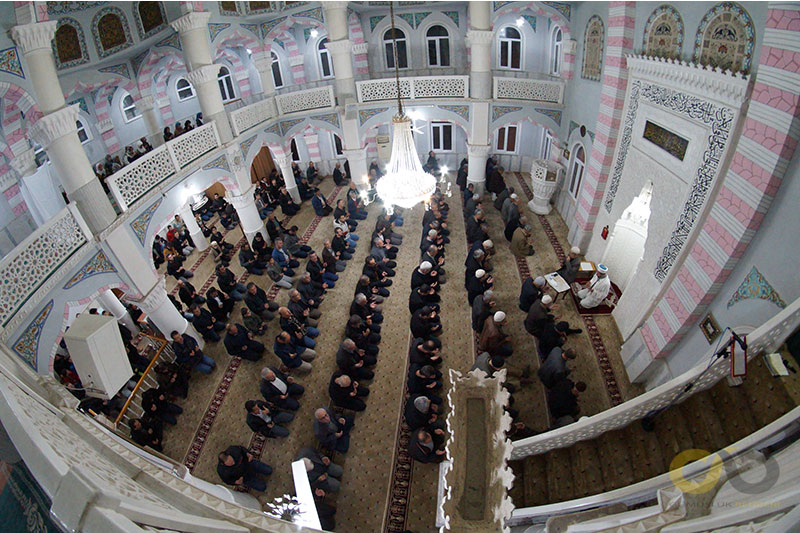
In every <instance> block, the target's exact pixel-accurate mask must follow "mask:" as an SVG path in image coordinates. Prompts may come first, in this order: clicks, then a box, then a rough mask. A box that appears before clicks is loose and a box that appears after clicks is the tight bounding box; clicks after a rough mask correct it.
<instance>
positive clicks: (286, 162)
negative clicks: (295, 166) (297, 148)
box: [272, 154, 292, 169]
mask: <svg viewBox="0 0 800 533" xmlns="http://www.w3.org/2000/svg"><path fill="white" fill-rule="evenodd" d="M272 161H274V162H275V164H276V165H278V167H279V168H281V169H283V168H287V167H289V168H291V166H292V154H284V155H282V156H276V155H273V156H272Z"/></svg>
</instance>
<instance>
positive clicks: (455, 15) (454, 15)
mask: <svg viewBox="0 0 800 533" xmlns="http://www.w3.org/2000/svg"><path fill="white" fill-rule="evenodd" d="M442 15H444V16H445V17H450V18H451V19H452V20H453V22H455V23H456V26H458V11H443V12H442Z"/></svg>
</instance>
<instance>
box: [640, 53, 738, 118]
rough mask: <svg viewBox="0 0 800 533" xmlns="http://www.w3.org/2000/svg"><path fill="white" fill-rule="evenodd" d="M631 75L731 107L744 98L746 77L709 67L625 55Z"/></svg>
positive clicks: (736, 105)
mask: <svg viewBox="0 0 800 533" xmlns="http://www.w3.org/2000/svg"><path fill="white" fill-rule="evenodd" d="M625 57H626V60H627V65H628V71H629V72H630V74H631V75H633V76H636V77H638V78H642V79H645V80H648V81H652V82H655V83H658V84H665V85H668V86H670V87H674V88H677V89H680V90H688V91H691V92H692V93H694V94H696V95H697V96H700V97H703V98H709V97H710V98H713V99H715V100H718V101H720V102H723V103H725V104H728V105H731V106H733V107H736V108H738V107H740V106H741V105H742V104H743V103H744V100H745V96H746V95H747V86H748V84H749V82H750V76H749V75H744V74H738V73H737V74H734V73H732V72H731V71H729V70H727V71H725V72H722V71H720V70H719V69H717V68H714V67H711V66H707V65H706V66H702V65H697V64H695V63H687V62H686V61H679V60H675V59H665V58H663V57H660V58H653V57H647V56H641V55H638V56H633V55H627V56H625Z"/></svg>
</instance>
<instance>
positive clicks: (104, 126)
mask: <svg viewBox="0 0 800 533" xmlns="http://www.w3.org/2000/svg"><path fill="white" fill-rule="evenodd" d="M112 129H114V122H112V120H111V119H110V118H107V119H105V120H101V121H100V122H98V123H97V131H98V132H100V133H105V132H107V131H109V130H112Z"/></svg>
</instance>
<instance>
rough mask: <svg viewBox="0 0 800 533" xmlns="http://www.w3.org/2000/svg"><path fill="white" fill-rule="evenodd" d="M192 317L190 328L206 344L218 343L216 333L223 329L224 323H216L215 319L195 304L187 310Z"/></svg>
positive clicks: (217, 334)
mask: <svg viewBox="0 0 800 533" xmlns="http://www.w3.org/2000/svg"><path fill="white" fill-rule="evenodd" d="M189 309H190V310H191V312H192V314H193V315H194V319H192V326H194V329H196V330H197V332H198V333H199V334H200V335H201V336H202V337H203V340H204V341H206V342H217V341H219V333H217V332H218V331H222V330H223V329H225V325H226V324H225V322H222V321H217V319H216V318H214V316H213V315H212V314H211V313H210V312H209V311H208V310H206V309H203V308H202V307H200V306H199V305H197V304H195V305H193V306H192V307H190V308H189Z"/></svg>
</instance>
